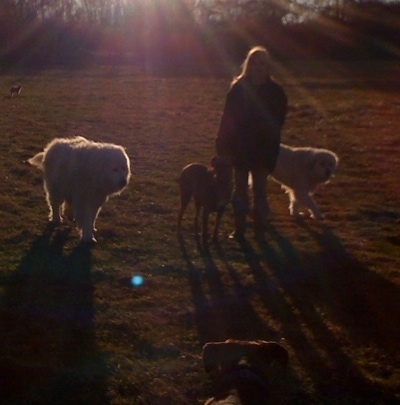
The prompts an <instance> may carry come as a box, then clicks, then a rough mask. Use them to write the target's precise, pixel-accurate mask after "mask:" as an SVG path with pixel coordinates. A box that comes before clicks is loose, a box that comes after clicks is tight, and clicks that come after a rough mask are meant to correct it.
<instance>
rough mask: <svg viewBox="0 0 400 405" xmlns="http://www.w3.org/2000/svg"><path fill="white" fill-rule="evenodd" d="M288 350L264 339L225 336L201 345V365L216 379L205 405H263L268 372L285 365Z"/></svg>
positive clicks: (265, 396)
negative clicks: (240, 338) (212, 395)
mask: <svg viewBox="0 0 400 405" xmlns="http://www.w3.org/2000/svg"><path fill="white" fill-rule="evenodd" d="M288 362H289V354H288V352H287V350H286V349H285V348H284V347H283V346H281V345H280V344H278V343H276V342H266V341H264V340H257V341H242V340H232V339H229V340H226V341H225V342H210V343H207V344H205V345H204V347H203V365H204V370H205V371H206V372H207V373H214V375H215V376H216V380H217V387H216V394H215V395H214V397H213V398H210V399H209V400H208V401H207V402H206V405H224V404H225V405H232V404H237V405H240V404H242V405H265V404H267V403H268V395H269V381H268V373H269V371H270V370H271V368H272V367H274V365H279V366H281V367H283V368H284V369H285V368H286V367H287V364H288Z"/></svg>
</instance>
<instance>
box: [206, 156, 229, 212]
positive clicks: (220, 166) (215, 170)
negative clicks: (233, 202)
mask: <svg viewBox="0 0 400 405" xmlns="http://www.w3.org/2000/svg"><path fill="white" fill-rule="evenodd" d="M209 171H210V172H211V174H212V175H213V178H214V182H215V189H216V193H217V208H218V207H223V206H225V205H226V204H228V202H229V201H230V199H231V195H232V190H233V181H232V178H233V175H232V163H231V161H230V160H229V159H227V158H226V157H222V156H214V157H213V158H212V159H211V167H210V168H209Z"/></svg>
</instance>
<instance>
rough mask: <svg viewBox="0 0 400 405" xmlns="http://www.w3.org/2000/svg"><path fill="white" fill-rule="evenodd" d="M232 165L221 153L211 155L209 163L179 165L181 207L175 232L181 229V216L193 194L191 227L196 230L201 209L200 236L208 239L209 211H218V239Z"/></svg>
mask: <svg viewBox="0 0 400 405" xmlns="http://www.w3.org/2000/svg"><path fill="white" fill-rule="evenodd" d="M232 188H233V183H232V165H231V163H230V162H229V161H228V160H227V159H226V158H223V157H213V158H212V160H211V167H208V168H207V167H206V166H204V165H202V164H199V163H190V164H188V165H187V166H185V167H184V168H183V169H182V172H181V175H180V177H179V191H180V210H179V215H178V232H180V231H181V223H182V217H183V214H184V212H185V210H186V207H187V206H188V204H189V202H190V200H191V198H192V197H193V198H194V203H195V207H196V214H195V217H194V229H195V232H196V234H198V217H199V213H200V209H201V208H202V209H203V223H202V225H203V226H202V239H203V243H206V242H207V240H208V218H209V215H210V213H211V212H217V219H216V223H215V227H214V232H213V240H214V241H217V240H218V229H219V225H220V222H221V217H222V214H223V212H224V209H225V207H226V205H227V204H228V203H229V201H230V200H231V195H232Z"/></svg>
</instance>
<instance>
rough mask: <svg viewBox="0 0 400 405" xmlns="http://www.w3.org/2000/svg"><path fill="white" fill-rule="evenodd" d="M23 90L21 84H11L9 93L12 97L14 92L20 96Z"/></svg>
mask: <svg viewBox="0 0 400 405" xmlns="http://www.w3.org/2000/svg"><path fill="white" fill-rule="evenodd" d="M21 91H22V86H21V85H18V86H11V87H10V90H9V92H8V93H9V94H10V97H12V96H13V95H14V94H15V95H17V96H19V95H20V93H21Z"/></svg>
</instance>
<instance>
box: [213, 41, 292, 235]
mask: <svg viewBox="0 0 400 405" xmlns="http://www.w3.org/2000/svg"><path fill="white" fill-rule="evenodd" d="M286 112H287V96H286V94H285V92H284V90H283V89H282V87H281V86H280V85H279V84H278V83H276V82H275V81H274V80H273V79H272V77H271V75H270V56H269V53H268V51H267V50H266V49H265V48H264V47H261V46H256V47H254V48H252V49H251V50H250V51H249V52H248V54H247V56H246V59H245V61H244V63H243V65H242V72H241V73H240V74H239V76H237V77H236V78H234V80H233V81H232V83H231V87H230V89H229V92H228V94H227V96H226V101H225V107H224V111H223V114H222V118H221V123H220V127H219V130H218V135H217V140H216V148H217V154H218V155H220V156H226V157H228V158H230V159H231V161H232V163H233V167H234V180H235V187H234V191H233V198H232V204H233V211H234V218H235V231H234V233H233V234H232V235H231V236H230V237H231V238H235V239H237V240H243V238H244V234H245V229H246V216H247V214H248V213H249V196H248V177H249V173H251V174H252V177H253V197H254V204H253V205H254V207H253V221H254V230H255V232H256V234H258V233H262V232H264V231H265V228H266V225H267V215H268V211H269V207H268V201H267V178H268V175H269V174H270V173H271V172H272V170H273V169H274V167H275V163H276V159H277V157H278V153H279V144H280V141H281V130H282V127H283V124H284V122H285V117H286Z"/></svg>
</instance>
